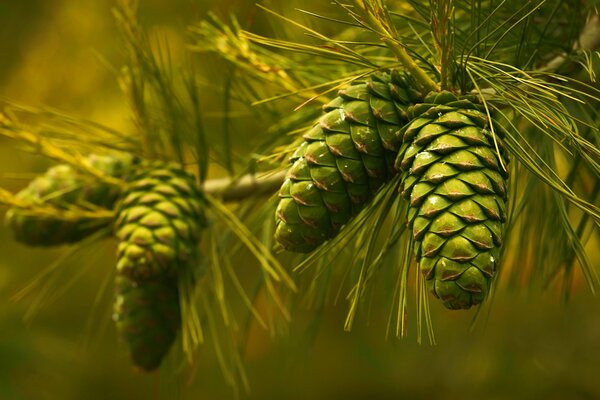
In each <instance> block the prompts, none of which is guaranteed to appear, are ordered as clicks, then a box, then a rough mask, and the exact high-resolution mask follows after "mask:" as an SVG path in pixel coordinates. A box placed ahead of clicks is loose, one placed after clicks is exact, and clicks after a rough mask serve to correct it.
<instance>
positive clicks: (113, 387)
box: [0, 0, 600, 400]
mask: <svg viewBox="0 0 600 400" xmlns="http://www.w3.org/2000/svg"><path fill="white" fill-rule="evenodd" d="M140 3H141V4H140V15H141V18H142V20H143V22H144V24H146V25H149V26H153V27H154V29H156V30H159V31H160V32H161V34H163V35H165V37H168V38H171V39H172V45H173V48H174V50H173V51H174V52H175V56H176V54H177V53H176V52H177V49H178V46H179V49H181V46H182V36H181V35H184V34H185V27H186V26H187V25H188V24H190V23H192V22H194V21H197V20H198V19H200V18H202V17H203V16H204V15H205V14H206V11H207V10H209V9H210V10H214V11H216V12H218V13H220V14H221V15H226V13H227V12H232V13H235V14H236V15H237V16H238V18H239V19H240V20H241V21H247V20H251V19H252V18H254V16H255V14H256V13H257V10H256V8H255V7H254V5H253V2H251V1H242V0H238V1H216V0H196V1H192V0H177V1H171V2H163V1H159V0H145V1H142V2H140ZM272 3H276V2H272ZM299 3H302V4H303V7H304V8H309V9H310V4H304V3H315V4H318V2H316V1H312V2H299ZM112 6H113V1H109V0H95V1H85V2H79V1H73V0H53V1H51V2H50V1H41V0H28V1H20V2H17V1H0V54H1V56H0V98H2V99H9V100H12V101H16V102H20V103H24V104H31V105H34V106H42V105H47V106H51V107H53V108H57V109H61V110H64V111H67V112H69V113H72V114H76V115H81V116H83V117H85V118H89V119H92V120H95V121H98V122H100V123H102V124H105V125H108V126H111V127H115V128H118V129H122V130H125V131H126V130H127V129H129V128H130V120H129V118H130V115H129V110H128V106H127V101H126V99H125V97H124V96H123V95H122V94H121V92H120V91H119V87H118V84H117V80H116V78H115V72H114V71H113V68H117V69H118V68H119V66H120V65H121V64H122V63H123V58H124V51H123V49H122V48H121V47H120V46H121V43H120V40H119V35H118V30H117V27H116V25H115V23H114V21H113V18H112V14H111V7H112ZM205 100H206V101H205V103H208V106H207V107H209V109H211V110H218V109H219V107H220V104H221V102H220V100H219V99H210V98H208V99H205ZM48 165H50V162H49V161H48V160H46V159H44V158H42V157H38V156H34V155H30V154H26V153H22V152H18V151H16V150H15V147H14V146H13V144H12V143H11V142H10V141H8V140H5V139H0V178H1V179H2V181H1V184H2V186H3V187H6V188H8V189H10V190H13V191H16V190H18V189H19V188H21V187H23V185H24V184H25V183H26V180H25V179H24V178H29V177H31V176H33V174H34V173H39V172H41V171H43V170H44V169H45V168H46V167H47V166H48ZM1 212H2V213H3V212H4V210H2V211H1ZM113 253H114V248H113V243H112V242H111V241H110V240H106V241H104V242H102V243H101V244H99V245H97V246H91V247H90V248H89V249H87V250H85V251H84V252H83V253H82V254H80V255H76V256H74V257H72V258H71V259H69V260H68V261H67V262H66V268H67V270H68V271H71V272H72V273H73V274H76V273H77V272H78V271H79V270H80V269H83V263H85V273H84V274H82V276H81V278H80V279H78V280H77V281H76V284H74V285H72V286H70V287H63V286H61V285H60V284H54V285H53V286H51V288H52V290H53V291H59V290H64V293H63V294H62V295H61V296H59V297H57V298H56V300H55V301H52V302H49V301H48V304H45V305H44V307H42V308H41V309H40V311H39V312H38V313H37V314H36V315H35V316H34V317H33V318H29V319H28V318H26V317H27V310H28V309H29V307H30V306H31V304H32V302H34V301H35V300H36V298H35V296H31V297H26V298H25V299H23V300H20V301H15V299H14V296H15V294H16V293H17V292H18V291H19V290H20V289H22V288H23V287H24V286H26V285H27V284H28V283H29V282H31V280H32V279H34V278H35V277H36V276H37V275H38V274H39V273H40V271H42V270H43V269H44V268H45V267H47V266H48V265H50V264H51V263H52V262H53V261H54V260H56V259H57V258H58V257H59V255H60V254H62V250H61V249H57V250H47V249H31V248H28V247H25V246H22V245H20V244H17V243H15V242H14V241H12V239H11V237H10V234H9V232H7V231H6V230H5V228H4V227H2V228H1V229H0V400H4V399H10V400H13V399H14V400H19V399H28V400H29V399H32V400H33V399H35V400H38V399H39V400H42V399H62V400H68V399H86V400H92V399H115V400H117V399H128V400H129V399H153V398H163V399H177V398H181V399H223V398H232V397H234V391H233V390H232V389H231V388H229V387H228V386H227V385H226V384H225V381H224V379H223V378H222V376H221V372H220V370H219V367H218V363H217V361H216V358H215V356H214V355H213V354H212V351H207V354H206V357H200V361H199V363H198V364H197V365H194V366H193V368H181V365H179V363H178V362H179V361H180V360H176V359H175V357H172V358H170V359H168V360H167V362H166V366H165V368H164V369H166V370H167V371H162V372H161V373H159V374H153V375H145V374H143V373H141V372H138V371H136V370H134V369H133V368H132V366H131V364H130V362H129V359H128V355H127V352H126V349H125V348H124V346H123V344H122V343H120V342H119V340H118V339H117V337H116V334H115V331H114V327H113V325H112V324H110V296H108V297H107V296H104V297H102V298H101V300H100V301H99V302H98V304H95V301H96V300H95V299H96V294H97V293H98V291H99V290H100V288H101V285H102V279H103V277H104V276H105V274H104V273H103V272H102V271H106V268H107V266H108V267H109V268H110V266H112V265H113V264H114V256H113ZM597 261H598V258H596V260H595V262H597ZM109 290H110V289H109ZM47 298H48V299H52V295H50V296H49V297H47ZM493 301H494V303H493V307H492V311H491V313H490V314H489V316H487V315H486V316H484V317H483V318H481V319H480V321H479V322H478V324H477V325H476V327H475V329H474V331H473V332H470V331H469V328H470V321H471V319H472V318H473V316H474V312H462V313H461V312H448V311H447V310H445V309H442V308H441V306H440V305H439V304H438V303H437V302H436V303H433V302H432V308H433V310H432V314H433V318H434V324H435V329H436V338H437V342H438V344H437V345H436V346H430V345H428V344H423V345H418V344H417V343H416V339H415V335H411V337H409V338H408V339H403V340H399V339H396V338H387V339H386V337H385V321H386V311H385V310H382V311H381V312H377V311H373V312H372V314H371V315H369V316H366V315H362V317H361V319H360V320H359V321H358V322H357V323H356V324H355V328H354V330H353V331H352V332H350V333H348V332H344V331H343V324H344V318H345V313H346V306H345V304H344V303H343V302H340V304H338V305H337V306H331V307H328V308H327V309H326V310H325V312H324V315H323V318H322V320H321V324H320V326H319V329H318V331H317V333H316V338H315V343H314V346H312V347H308V348H307V350H305V349H306V348H305V347H298V346H302V345H301V344H300V342H302V340H301V337H302V332H295V334H296V339H295V340H291V341H290V342H287V341H283V340H282V341H277V340H274V341H271V340H270V339H269V337H268V334H267V333H265V332H262V331H260V330H257V331H256V332H255V331H253V335H252V337H251V338H250V340H249V343H248V348H247V349H246V356H247V359H246V365H247V372H248V377H249V382H250V392H249V393H245V392H243V391H242V392H241V394H240V396H241V397H242V398H255V399H363V398H364V399H367V398H368V399H388V398H389V399H391V398H403V399H404V398H405V399H444V400H452V399H474V398H480V399H556V400H562V399H598V398H600V380H599V379H598V375H599V374H600V360H599V356H598V355H599V354H600V301H599V299H598V298H597V297H593V296H591V295H590V294H589V293H588V291H587V290H586V288H585V287H584V286H580V287H579V289H578V290H577V291H576V292H575V293H574V294H573V296H572V297H571V299H570V301H569V302H568V304H566V305H565V304H563V302H562V299H561V298H560V296H559V295H557V293H556V292H553V291H548V292H545V293H541V292H539V291H538V290H534V291H531V290H529V288H526V287H521V288H517V289H510V290H509V289H507V288H505V287H503V286H501V287H500V289H499V290H498V293H496V296H495V298H494V300H493ZM309 317H310V312H309V311H306V313H305V314H300V315H296V316H295V318H297V319H298V320H300V321H304V320H307V319H308V318H309ZM412 323H413V322H411V324H412ZM158 396H160V397H158Z"/></svg>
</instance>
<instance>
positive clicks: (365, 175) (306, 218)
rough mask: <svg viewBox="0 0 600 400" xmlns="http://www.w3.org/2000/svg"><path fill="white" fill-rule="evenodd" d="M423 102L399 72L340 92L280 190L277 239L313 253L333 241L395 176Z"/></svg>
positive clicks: (293, 248) (298, 154)
mask: <svg viewBox="0 0 600 400" xmlns="http://www.w3.org/2000/svg"><path fill="white" fill-rule="evenodd" d="M418 100H420V95H419V94H418V93H417V92H416V91H415V90H413V89H412V88H411V86H410V84H409V82H408V80H407V79H406V78H405V77H404V76H401V75H400V74H399V73H398V72H397V71H393V72H392V73H391V74H380V75H374V76H372V77H371V78H370V79H369V80H368V81H367V82H366V83H361V84H357V85H353V86H350V87H348V88H346V89H343V90H340V91H339V92H338V97H336V98H335V99H334V100H333V101H332V102H330V103H329V104H327V105H326V106H325V107H324V111H325V114H324V115H323V116H322V117H321V118H320V119H319V120H318V121H317V123H316V124H315V125H314V126H313V127H312V128H311V129H310V130H309V131H308V132H306V134H305V135H304V140H305V141H304V142H303V143H302V145H301V146H300V147H299V148H298V149H297V151H296V152H295V153H294V155H293V156H292V158H291V161H292V162H293V165H292V166H291V168H290V169H289V171H288V173H287V176H286V179H285V182H284V183H283V186H282V187H281V189H280V191H279V198H280V200H279V204H278V207H277V211H276V220H277V230H276V232H275V238H276V240H277V241H278V242H279V243H280V244H281V245H282V246H283V247H284V248H285V249H287V250H289V251H295V252H310V251H312V250H314V249H315V248H316V247H318V246H319V245H321V244H322V243H323V242H325V241H326V240H328V239H331V238H333V237H334V236H335V235H336V234H337V233H338V231H339V230H340V228H341V227H342V226H343V225H344V224H346V223H347V222H348V221H349V220H350V218H351V217H352V216H354V215H356V214H357V213H358V212H359V211H360V210H361V209H362V208H363V207H364V206H365V204H366V203H367V202H368V201H369V200H370V199H371V198H372V197H373V196H374V194H375V193H376V192H377V190H378V189H379V188H380V187H381V186H382V185H383V184H384V183H386V182H387V181H389V180H390V179H391V177H393V176H394V175H395V173H396V171H395V169H394V167H393V162H394V159H395V157H396V154H397V153H398V150H399V148H400V144H401V142H400V139H399V137H398V131H399V130H400V128H401V127H402V126H403V125H404V124H405V123H406V122H408V116H407V114H406V111H405V110H406V107H407V106H408V105H409V104H411V103H414V102H416V101H418Z"/></svg>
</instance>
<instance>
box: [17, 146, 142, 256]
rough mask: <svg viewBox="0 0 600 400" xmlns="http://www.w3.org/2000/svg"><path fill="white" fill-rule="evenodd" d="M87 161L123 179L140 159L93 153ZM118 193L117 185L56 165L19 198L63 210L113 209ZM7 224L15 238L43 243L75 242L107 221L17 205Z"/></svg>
mask: <svg viewBox="0 0 600 400" xmlns="http://www.w3.org/2000/svg"><path fill="white" fill-rule="evenodd" d="M87 162H88V163H89V164H90V165H91V166H92V167H94V168H96V169H97V170H99V171H102V172H104V173H105V174H106V175H107V176H112V177H116V178H122V177H125V176H126V175H127V174H129V173H130V172H131V170H132V169H133V168H134V166H135V164H136V163H137V160H136V158H134V157H133V156H131V155H129V154H124V153H123V154H120V155H118V156H112V155H111V156H101V155H91V156H89V157H88V158H87ZM119 195H120V189H119V188H118V187H116V186H114V185H110V184H107V183H105V182H102V181H98V180H92V179H89V177H86V176H83V175H82V174H81V172H79V171H77V170H76V169H74V168H73V167H71V166H69V165H57V166H55V167H52V168H50V169H48V171H46V172H45V173H44V174H43V175H41V176H39V177H37V178H35V179H34V180H33V181H31V183H30V184H29V185H28V186H27V187H26V188H25V189H23V190H21V191H20V192H19V193H17V195H16V197H17V198H18V199H20V200H25V201H27V202H31V203H33V204H39V205H50V206H53V207H57V208H62V209H67V208H69V206H79V207H84V208H86V207H89V206H94V207H100V208H107V209H111V208H112V207H113V206H114V203H115V202H116V200H117V198H118V196H119ZM6 224H7V226H8V227H10V229H11V230H12V231H13V234H14V237H15V240H17V241H19V242H22V243H25V244H28V245H40V246H52V245H59V244H65V243H75V242H77V241H79V240H82V239H83V238H85V237H87V236H88V235H90V234H92V233H94V232H96V231H97V230H99V229H101V228H103V227H105V226H107V222H106V221H101V220H94V219H90V218H85V217H82V218H80V219H78V220H72V219H70V220H65V219H61V218H59V217H51V216H40V215H37V214H35V213H34V212H31V211H29V210H24V209H17V208H11V209H9V210H8V212H7V213H6Z"/></svg>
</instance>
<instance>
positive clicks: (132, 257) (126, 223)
mask: <svg viewBox="0 0 600 400" xmlns="http://www.w3.org/2000/svg"><path fill="white" fill-rule="evenodd" d="M203 224H204V214H203V208H202V203H201V196H200V192H199V191H198V189H197V185H196V182H195V180H194V177H193V176H192V175H190V174H188V173H187V172H185V171H183V170H182V169H181V168H179V167H178V166H176V165H173V164H166V163H162V162H155V163H151V164H148V165H146V166H144V168H142V169H141V170H140V171H139V172H138V173H137V174H136V175H134V176H133V177H132V178H131V181H130V184H129V186H128V188H127V189H126V192H125V193H124V194H123V197H122V199H121V200H120V201H119V204H118V205H117V219H116V223H115V235H116V237H117V241H118V254H117V257H118V262H117V272H118V273H119V274H121V275H123V276H127V277H129V278H130V279H133V280H134V281H136V282H141V281H144V280H147V279H162V278H175V277H177V275H178V271H180V270H181V269H182V268H187V267H188V266H189V265H190V264H193V263H195V261H196V246H197V242H198V239H199V235H200V230H201V228H202V226H203Z"/></svg>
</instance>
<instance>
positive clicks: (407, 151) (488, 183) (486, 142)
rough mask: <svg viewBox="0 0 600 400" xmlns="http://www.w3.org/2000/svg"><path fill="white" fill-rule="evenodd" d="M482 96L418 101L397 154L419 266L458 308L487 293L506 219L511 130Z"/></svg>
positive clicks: (434, 97)
mask: <svg viewBox="0 0 600 400" xmlns="http://www.w3.org/2000/svg"><path fill="white" fill-rule="evenodd" d="M475 101H476V100H474V99H473V98H469V97H460V98H458V97H456V96H455V95H453V94H451V93H449V92H442V93H434V94H432V95H430V96H428V97H427V98H426V99H425V102H424V103H423V104H417V105H415V106H413V107H411V108H410V109H409V114H410V115H411V117H412V118H413V120H412V121H411V123H410V124H409V125H407V126H406V127H405V129H404V132H403V145H402V148H401V150H400V153H399V155H398V159H397V160H396V167H397V168H398V169H399V170H401V174H402V188H401V193H402V196H403V197H405V198H406V199H408V200H409V202H410V207H409V212H408V225H409V227H410V228H411V229H412V233H413V238H414V241H415V242H414V252H415V255H416V258H417V261H418V262H419V267H420V269H421V272H422V273H423V275H424V276H425V278H426V279H427V284H428V287H429V289H430V290H431V292H432V293H433V294H434V295H435V296H436V297H438V298H440V299H441V300H442V301H443V303H444V305H445V306H446V307H447V308H450V309H459V308H464V309H466V308H469V307H471V306H472V305H475V304H479V303H481V302H482V301H483V299H484V298H485V297H486V295H487V293H488V291H489V288H490V284H491V280H492V278H493V277H494V274H495V272H496V269H497V268H496V267H497V263H498V253H499V248H500V246H501V245H502V235H503V224H504V222H505V220H506V211H505V209H506V200H507V188H506V180H507V178H508V173H507V172H506V171H505V169H504V168H503V166H502V164H504V166H506V165H507V164H508V158H507V154H506V151H505V147H504V144H503V141H502V137H503V134H502V132H503V131H502V129H501V127H500V126H499V125H498V124H494V133H495V136H494V135H492V132H491V130H490V126H489V121H488V117H487V115H486V114H485V113H484V112H482V109H481V106H480V105H478V104H476V103H475ZM496 146H497V148H498V150H499V154H498V151H497V150H496Z"/></svg>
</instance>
